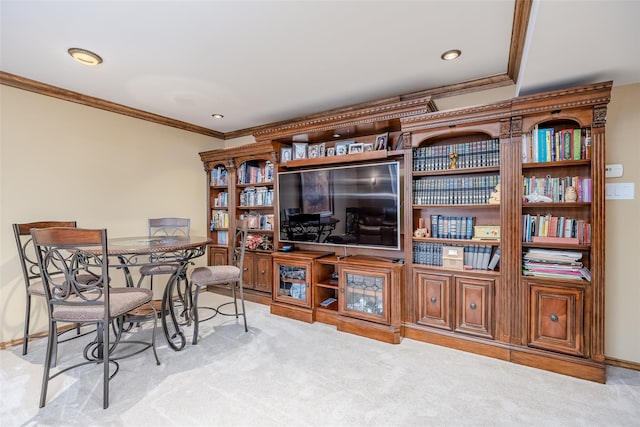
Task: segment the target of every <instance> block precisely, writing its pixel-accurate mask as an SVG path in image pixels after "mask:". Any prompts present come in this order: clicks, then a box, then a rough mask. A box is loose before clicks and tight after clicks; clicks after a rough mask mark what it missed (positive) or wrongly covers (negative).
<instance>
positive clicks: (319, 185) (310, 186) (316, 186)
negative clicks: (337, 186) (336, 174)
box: [302, 170, 333, 216]
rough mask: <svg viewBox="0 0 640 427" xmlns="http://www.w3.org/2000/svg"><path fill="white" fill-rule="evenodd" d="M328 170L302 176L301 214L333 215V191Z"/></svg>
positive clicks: (311, 172) (307, 172) (308, 172)
mask: <svg viewBox="0 0 640 427" xmlns="http://www.w3.org/2000/svg"><path fill="white" fill-rule="evenodd" d="M330 174H331V172H330V171H328V170H318V171H306V172H305V173H303V174H302V212H304V213H312V214H320V215H321V216H329V215H332V214H333V189H332V187H331V180H330Z"/></svg>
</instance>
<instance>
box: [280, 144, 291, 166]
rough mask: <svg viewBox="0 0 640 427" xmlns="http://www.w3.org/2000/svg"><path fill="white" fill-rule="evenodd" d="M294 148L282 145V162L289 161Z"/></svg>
mask: <svg viewBox="0 0 640 427" xmlns="http://www.w3.org/2000/svg"><path fill="white" fill-rule="evenodd" d="M292 152H293V150H292V149H291V147H282V148H281V149H280V163H287V162H288V161H289V160H291V159H292Z"/></svg>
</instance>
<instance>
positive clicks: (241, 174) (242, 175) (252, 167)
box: [238, 161, 273, 184]
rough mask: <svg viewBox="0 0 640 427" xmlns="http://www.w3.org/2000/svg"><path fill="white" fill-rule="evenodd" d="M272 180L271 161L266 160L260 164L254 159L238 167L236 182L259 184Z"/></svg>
mask: <svg viewBox="0 0 640 427" xmlns="http://www.w3.org/2000/svg"><path fill="white" fill-rule="evenodd" d="M266 182H273V163H272V162H270V161H266V162H265V163H264V165H263V166H261V165H260V164H259V163H258V162H256V161H247V162H244V163H242V164H241V165H240V167H239V168H238V184H260V183H266Z"/></svg>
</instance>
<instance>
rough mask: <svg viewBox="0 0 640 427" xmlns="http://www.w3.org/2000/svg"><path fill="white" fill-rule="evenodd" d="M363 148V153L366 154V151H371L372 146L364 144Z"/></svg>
mask: <svg viewBox="0 0 640 427" xmlns="http://www.w3.org/2000/svg"><path fill="white" fill-rule="evenodd" d="M363 147H364V151H365V152H367V151H373V144H372V143H365V144H364V145H363Z"/></svg>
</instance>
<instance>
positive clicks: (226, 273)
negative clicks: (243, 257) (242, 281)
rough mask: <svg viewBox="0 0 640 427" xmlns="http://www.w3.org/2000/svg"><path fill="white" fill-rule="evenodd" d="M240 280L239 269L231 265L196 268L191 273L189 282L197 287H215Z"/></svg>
mask: <svg viewBox="0 0 640 427" xmlns="http://www.w3.org/2000/svg"><path fill="white" fill-rule="evenodd" d="M239 278H240V269H239V268H238V267H234V266H233V265H211V266H208V267H198V268H195V269H194V270H193V271H192V272H191V282H192V283H193V284H195V285H198V286H206V285H215V284H218V283H225V282H227V281H231V280H238V279H239Z"/></svg>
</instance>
